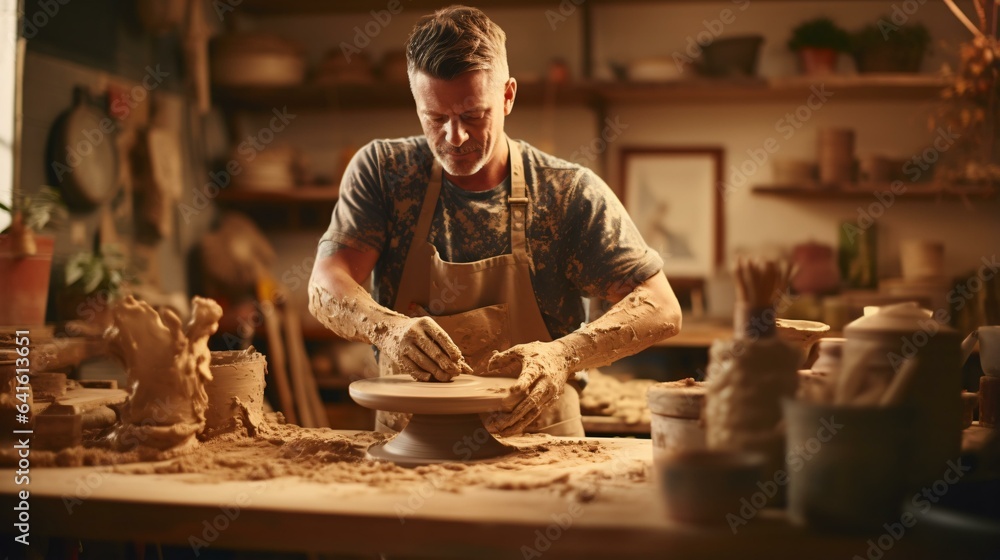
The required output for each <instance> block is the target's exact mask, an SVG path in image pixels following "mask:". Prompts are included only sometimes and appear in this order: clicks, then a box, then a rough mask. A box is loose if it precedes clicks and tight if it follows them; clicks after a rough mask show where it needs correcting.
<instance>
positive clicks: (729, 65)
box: [701, 35, 764, 78]
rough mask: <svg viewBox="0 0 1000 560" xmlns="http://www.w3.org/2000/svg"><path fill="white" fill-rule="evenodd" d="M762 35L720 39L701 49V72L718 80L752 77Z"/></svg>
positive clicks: (755, 70)
mask: <svg viewBox="0 0 1000 560" xmlns="http://www.w3.org/2000/svg"><path fill="white" fill-rule="evenodd" d="M763 43H764V37H763V35H741V36H736V37H727V38H724V39H722V38H720V39H716V40H714V41H712V42H711V43H709V44H708V45H706V46H705V47H704V48H703V49H702V61H701V70H702V72H703V73H704V74H707V75H709V76H714V77H718V78H733V77H754V76H756V75H757V58H758V56H757V55H758V54H759V53H760V46H761V45H762V44H763Z"/></svg>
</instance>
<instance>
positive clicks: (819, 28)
mask: <svg viewBox="0 0 1000 560" xmlns="http://www.w3.org/2000/svg"><path fill="white" fill-rule="evenodd" d="M849 46H850V40H849V37H848V34H847V31H846V30H844V29H842V28H841V27H839V26H837V24H835V23H834V22H833V20H832V19H830V18H828V17H820V18H816V19H811V20H808V21H804V22H802V23H800V24H799V25H798V26H796V27H795V29H793V30H792V37H791V38H790V39H788V48H789V50H792V51H795V52H796V53H798V58H799V70H800V71H801V72H802V73H803V74H806V75H810V76H815V75H822V74H832V73H833V72H835V71H836V69H837V57H838V56H839V55H840V53H842V52H847V51H848V48H849Z"/></svg>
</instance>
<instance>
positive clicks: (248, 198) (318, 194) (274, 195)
mask: <svg viewBox="0 0 1000 560" xmlns="http://www.w3.org/2000/svg"><path fill="white" fill-rule="evenodd" d="M338 194H339V189H338V188H337V186H336V185H318V186H304V187H295V186H292V187H288V188H287V189H285V190H273V191H271V190H247V189H239V188H230V189H226V190H223V191H221V192H219V201H220V202H228V203H236V204H241V203H245V204H274V203H280V204H295V203H299V204H305V203H314V202H329V203H335V202H337V196H338Z"/></svg>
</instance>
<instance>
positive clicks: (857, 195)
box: [753, 183, 997, 200]
mask: <svg viewBox="0 0 1000 560" xmlns="http://www.w3.org/2000/svg"><path fill="white" fill-rule="evenodd" d="M904 184H905V185H906V191H904V192H902V193H901V194H899V195H894V196H895V197H896V198H900V199H911V200H913V199H923V200H938V199H950V200H962V199H978V200H988V199H993V198H996V196H997V187H990V186H981V187H980V186H955V185H937V184H931V185H918V184H906V183H904ZM884 191H890V192H892V186H891V184H890V183H884V184H881V183H878V184H871V185H853V186H843V187H838V188H819V187H816V186H810V185H758V186H755V187H754V188H753V192H754V194H761V195H768V196H780V197H787V198H797V199H806V200H809V199H813V200H836V199H840V200H863V199H874V198H875V194H876V193H877V192H884Z"/></svg>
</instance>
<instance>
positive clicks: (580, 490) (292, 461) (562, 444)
mask: <svg viewBox="0 0 1000 560" xmlns="http://www.w3.org/2000/svg"><path fill="white" fill-rule="evenodd" d="M273 420H274V419H273V417H272V422H271V423H269V425H268V429H267V430H266V431H264V432H262V433H259V434H258V435H257V436H256V437H248V436H246V435H241V434H238V433H233V434H227V435H224V436H221V437H217V438H214V439H210V440H208V441H204V442H199V443H198V444H197V445H195V446H193V447H192V448H191V449H189V450H186V451H178V452H177V455H176V456H173V457H169V456H166V457H165V456H159V457H156V456H151V455H147V456H142V454H141V452H138V451H132V452H128V453H120V452H114V451H111V450H107V449H100V448H85V447H77V448H72V449H67V450H63V451H60V452H58V453H51V452H48V453H39V454H38V456H36V454H35V453H34V452H32V457H33V458H34V459H35V462H33V466H64V467H70V466H91V465H113V466H112V467H111V468H112V472H116V473H122V474H136V475H150V474H185V475H186V476H185V477H184V480H185V481H188V482H191V483H194V484H199V483H214V482H222V481H258V480H269V479H274V478H279V477H298V478H300V479H303V480H307V481H310V482H317V483H350V484H361V485H365V486H368V487H371V488H374V489H383V490H387V491H394V490H395V491H406V489H408V488H411V487H413V485H414V483H418V484H422V483H428V482H429V483H431V484H433V485H434V487H435V488H437V489H438V490H442V491H446V492H455V493H460V492H462V491H463V490H466V489H473V488H485V489H496V490H510V491H524V490H531V491H547V492H552V493H554V494H556V495H560V496H565V497H567V498H569V499H574V500H577V501H581V502H589V501H592V500H594V499H595V498H597V497H598V496H599V494H600V493H601V490H603V489H609V488H616V487H629V486H635V485H641V484H645V483H647V482H649V481H650V480H651V468H650V461H644V460H640V459H636V458H630V457H628V454H627V453H623V452H622V451H621V447H620V445H619V444H617V443H616V442H614V441H608V442H605V441H592V440H566V439H560V438H553V437H551V436H547V435H544V434H528V435H522V436H517V437H513V438H504V439H502V440H501V441H502V442H503V443H504V444H506V445H509V446H511V447H514V448H515V449H516V451H514V452H513V453H511V454H509V455H507V456H505V457H502V458H498V459H494V460H490V461H487V462H479V463H462V462H452V463H441V464H435V465H427V466H422V467H414V468H403V467H399V466H397V465H395V464H393V463H389V462H384V461H378V460H374V459H371V458H369V457H368V456H367V455H366V451H367V449H368V447H369V446H370V445H371V444H373V443H378V442H382V441H385V440H386V439H387V436H386V435H384V434H380V433H377V432H353V433H351V432H338V431H334V430H331V429H328V428H308V429H307V428H301V427H299V426H295V425H291V424H283V423H277V422H273ZM156 459H165V460H156ZM151 460H156V461H155V462H150V461H151Z"/></svg>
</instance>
